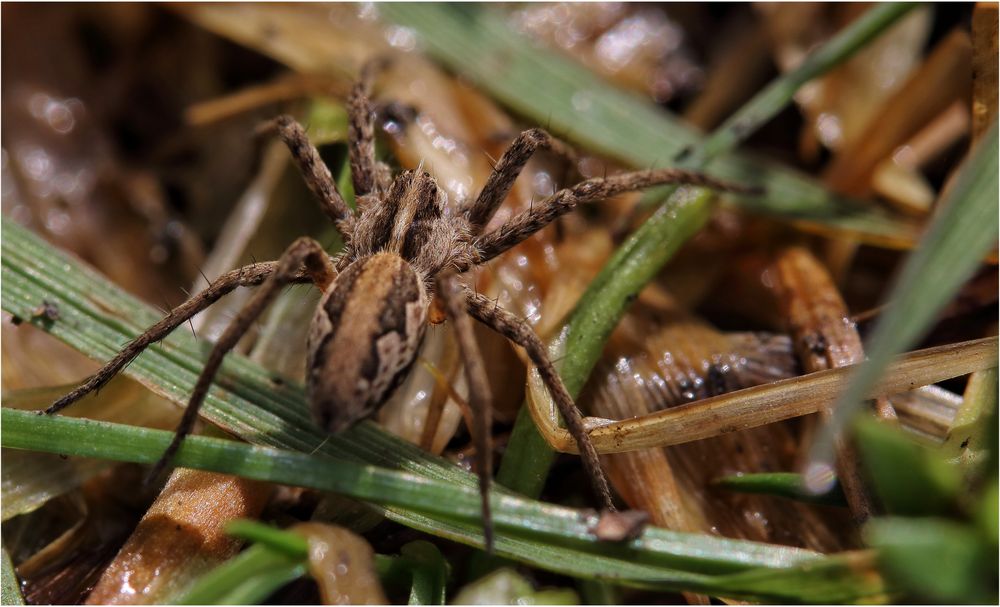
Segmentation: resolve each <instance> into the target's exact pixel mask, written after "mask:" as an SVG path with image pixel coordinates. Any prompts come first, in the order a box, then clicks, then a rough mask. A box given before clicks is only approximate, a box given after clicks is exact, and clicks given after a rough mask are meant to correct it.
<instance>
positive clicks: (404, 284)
mask: <svg viewBox="0 0 1000 607" xmlns="http://www.w3.org/2000/svg"><path fill="white" fill-rule="evenodd" d="M427 307H428V296H427V291H426V288H425V287H424V284H423V281H422V280H420V277H419V276H417V273H416V272H415V271H414V269H413V267H412V266H410V264H409V263H407V262H406V261H405V260H404V259H403V258H402V257H400V256H398V255H395V254H392V253H378V254H376V255H372V256H369V257H363V258H361V259H358V260H356V261H354V262H353V263H351V265H349V266H348V267H347V268H346V269H345V270H344V271H343V272H342V273H341V274H340V275H339V276H337V278H336V280H334V281H333V283H332V284H331V285H330V286H329V288H328V289H327V290H326V292H325V293H324V294H323V298H322V300H321V301H320V304H319V307H318V308H317V309H316V314H315V316H313V321H312V327H311V329H310V332H309V346H308V350H309V358H308V361H307V376H306V388H307V390H308V393H309V402H310V406H311V408H312V412H313V417H314V419H315V420H316V422H317V423H318V424H319V425H320V426H321V427H322V428H324V429H326V430H327V431H329V432H339V431H341V430H344V429H346V428H349V427H350V426H352V425H353V424H354V423H356V422H357V421H359V420H361V419H364V418H366V417H368V416H370V415H372V414H373V413H374V412H375V411H376V410H377V409H378V408H379V407H380V406H381V405H382V404H383V403H384V402H385V401H386V400H387V399H388V398H389V397H390V396H391V395H392V393H393V391H394V390H395V389H396V388H397V387H398V386H399V384H400V383H401V382H402V380H403V379H404V378H405V377H406V374H407V373H408V372H409V370H410V367H411V366H412V365H413V361H414V360H415V359H416V355H417V350H418V348H419V347H420V342H421V340H422V339H423V335H424V328H425V326H426V322H425V321H426V317H427Z"/></svg>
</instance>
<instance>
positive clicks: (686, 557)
mask: <svg viewBox="0 0 1000 607" xmlns="http://www.w3.org/2000/svg"><path fill="white" fill-rule="evenodd" d="M0 416H2V417H0V422H2V424H3V434H2V437H0V438H2V444H3V446H4V447H7V448H15V449H29V450H37V451H43V452H51V453H63V454H67V455H83V456H88V457H101V458H108V459H115V460H120V461H131V462H138V463H151V462H153V461H155V460H156V459H157V458H158V457H159V454H160V453H161V451H162V449H163V448H164V447H165V446H166V445H167V443H168V442H169V440H170V437H171V435H170V433H169V432H165V431H161V430H150V429H146V428H138V427H134V426H123V425H120V424H110V423H106V422H95V421H90V420H84V419H74V418H68V417H61V416H53V417H46V416H38V415H36V414H34V413H32V412H25V411H17V410H13V409H2V410H0ZM177 463H178V464H179V465H183V466H187V467H192V468H199V469H205V470H212V471H216V472H223V473H228V474H237V475H240V476H244V477H247V478H254V479H258V480H264V481H275V482H283V483H287V484H293V485H298V486H304V487H312V488H315V489H320V490H324V491H334V492H337V493H341V494H343V495H347V496H350V497H355V498H359V499H364V500H370V501H372V502H375V503H379V504H383V505H392V506H396V507H397V508H407V509H411V510H412V511H416V512H418V513H426V516H427V517H433V518H430V519H429V520H433V521H434V522H435V523H436V531H438V532H439V533H440V532H441V531H442V528H446V527H448V526H449V524H450V526H451V527H452V528H455V529H461V528H462V525H463V524H465V525H466V526H467V527H468V526H472V527H473V528H474V525H472V524H471V522H473V521H475V522H478V519H479V514H480V513H479V501H478V492H477V491H476V490H475V489H473V488H465V487H456V486H455V485H454V484H452V483H447V482H443V481H440V480H431V479H427V478H421V477H418V476H416V475H413V474H408V473H404V472H398V471H393V470H387V469H384V468H378V467H374V466H367V465H362V464H358V463H354V462H347V461H342V462H333V461H332V460H331V459H330V458H328V457H324V456H320V455H307V454H304V453H296V452H291V451H279V450H275V449H270V448H265V447H254V446H251V445H246V444H244V443H238V442H236V441H229V440H221V439H216V438H208V437H201V436H196V437H190V439H189V440H187V441H186V442H185V444H184V446H183V447H182V448H181V450H180V451H179V452H178V454H177ZM445 495H446V496H447V498H444V497H442V496H445ZM493 505H494V520H495V522H496V526H497V529H498V536H497V541H496V548H497V552H498V553H500V554H503V555H506V556H511V557H514V558H517V559H518V560H520V561H522V562H526V563H529V564H532V565H535V566H538V567H542V568H545V569H549V570H552V571H557V572H560V573H568V574H571V575H579V576H582V577H593V578H599V579H611V580H614V581H615V582H616V583H619V584H624V585H632V586H638V587H644V588H653V589H660V590H665V589H671V590H676V589H681V588H683V589H691V590H698V591H702V592H714V593H720V592H723V593H724V594H727V595H729V594H732V595H737V594H739V595H745V593H742V592H740V590H739V587H738V585H736V584H734V583H733V582H726V584H717V583H715V580H716V579H717V576H722V577H719V578H718V579H726V578H725V575H726V574H727V573H738V572H746V571H752V570H756V569H758V568H762V567H763V568H768V569H772V568H787V567H795V566H797V565H801V564H803V563H806V562H813V561H822V560H824V559H823V558H822V557H820V556H819V555H816V554H815V553H811V552H809V551H806V550H800V549H795V548H787V547H780V546H771V545H767V544H759V543H754V542H746V541H738V540H728V539H722V538H716V537H711V536H707V535H699V534H686V533H678V532H672V531H667V530H663V529H657V528H649V529H647V530H646V532H645V533H644V534H643V536H642V537H641V538H639V539H636V540H633V541H631V542H626V543H620V544H609V543H606V542H599V541H597V540H596V539H594V538H593V536H592V534H591V533H590V532H589V531H588V529H589V527H590V526H591V525H592V524H594V523H595V522H596V516H595V515H587V516H582V515H581V513H580V511H577V510H573V509H570V508H564V507H559V506H554V505H551V504H544V503H541V502H536V501H533V500H528V499H524V498H518V497H516V496H513V495H495V496H494V498H493ZM441 535H443V536H444V537H449V534H448V533H446V532H445V533H441ZM452 539H459V541H468V539H467V538H452ZM270 549H271V550H273V551H274V552H275V553H277V554H280V555H281V556H282V558H290V557H289V555H288V554H287V553H285V552H284V551H280V550H275V549H274V548H270ZM220 575H222V574H220ZM216 588H219V589H221V588H222V586H221V585H218V586H216ZM843 591H844V592H849V586H846V585H845V587H844V589H843ZM776 592H777V591H776ZM747 596H749V595H747ZM753 596H757V595H753ZM761 596H764V595H761ZM775 596H777V595H775ZM785 598H786V599H791V598H794V599H795V600H809V599H808V597H807V596H800V595H797V594H796V595H795V596H794V597H785Z"/></svg>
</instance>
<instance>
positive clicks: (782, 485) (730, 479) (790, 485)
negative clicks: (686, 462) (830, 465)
mask: <svg viewBox="0 0 1000 607" xmlns="http://www.w3.org/2000/svg"><path fill="white" fill-rule="evenodd" d="M714 484H715V485H716V486H717V487H721V488H723V489H728V490H729V491H737V492H739V493H758V494H762V495H776V496H779V497H787V498H789V499H793V500H798V501H802V502H808V503H812V504H821V505H823V506H840V507H847V500H846V499H845V498H844V493H843V491H842V490H841V489H840V485H837V486H836V487H835V488H834V489H833V490H831V491H830V492H829V493H824V494H823V495H813V494H812V493H810V492H809V491H807V490H806V488H805V485H804V483H803V480H802V475H801V474H797V473H795V472H761V473H757V474H739V475H734V476H726V477H723V478H720V479H719V480H717V481H715V483H714Z"/></svg>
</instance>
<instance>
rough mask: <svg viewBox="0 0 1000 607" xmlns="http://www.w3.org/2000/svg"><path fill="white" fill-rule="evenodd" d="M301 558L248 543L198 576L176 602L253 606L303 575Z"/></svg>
mask: <svg viewBox="0 0 1000 607" xmlns="http://www.w3.org/2000/svg"><path fill="white" fill-rule="evenodd" d="M306 572H307V567H306V563H305V561H304V559H296V558H293V557H290V556H288V555H286V554H284V553H282V552H279V551H277V550H274V549H272V548H270V547H268V546H264V545H257V546H251V547H249V548H247V549H246V550H244V551H243V552H241V553H240V554H239V555H237V556H236V557H234V558H232V559H230V560H229V561H227V562H225V563H223V564H222V565H219V566H218V567H216V568H215V569H213V570H212V571H209V572H208V573H206V574H205V575H204V576H202V577H201V578H200V579H199V580H198V581H197V582H196V583H195V585H194V586H193V587H192V588H191V590H189V591H188V592H187V593H186V594H185V595H184V596H183V597H181V598H180V599H179V600H178V601H177V602H178V604H180V605H255V604H260V603H262V602H263V601H264V600H265V599H267V598H268V597H269V596H271V595H272V594H274V592H275V591H277V590H278V589H279V588H281V587H282V586H284V585H285V584H288V583H289V582H291V581H293V580H297V579H298V578H300V577H302V576H303V575H305V574H306Z"/></svg>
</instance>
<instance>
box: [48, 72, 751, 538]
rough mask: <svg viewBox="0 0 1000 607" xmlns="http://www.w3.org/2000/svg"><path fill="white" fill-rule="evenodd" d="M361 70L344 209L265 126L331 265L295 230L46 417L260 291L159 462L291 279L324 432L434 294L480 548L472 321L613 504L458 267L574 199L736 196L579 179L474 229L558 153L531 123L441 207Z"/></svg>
mask: <svg viewBox="0 0 1000 607" xmlns="http://www.w3.org/2000/svg"><path fill="white" fill-rule="evenodd" d="M368 80H369V78H368V77H367V76H363V77H362V82H360V83H358V84H357V85H355V87H354V89H353V90H352V92H351V96H350V99H349V103H348V105H349V108H348V109H349V115H350V124H349V129H348V152H349V157H350V164H351V180H352V185H353V186H354V192H355V194H356V200H357V203H358V204H357V211H355V210H353V209H351V208H350V207H349V206H348V205H347V203H346V202H345V201H344V199H343V198H342V197H341V195H340V193H339V192H338V191H337V187H336V185H335V183H334V181H333V178H332V176H331V175H330V171H329V169H328V168H327V167H326V165H325V164H323V161H322V160H321V159H320V156H319V153H318V152H317V151H316V148H315V147H313V145H312V144H311V143H310V142H309V140H308V138H307V137H306V134H305V130H304V129H303V128H302V126H301V125H299V123H297V122H296V121H295V120H294V119H292V118H291V117H288V116H282V117H279V118H277V119H276V120H274V121H273V122H272V123H270V124H269V126H268V130H271V131H273V132H276V133H277V134H278V136H279V137H281V139H282V140H283V141H284V142H285V143H286V144H287V145H288V148H289V150H290V151H291V153H292V156H293V158H294V159H295V161H296V163H297V164H298V166H299V169H300V170H301V171H302V174H303V177H304V178H305V181H306V183H307V184H308V186H309V188H310V189H311V190H312V192H313V193H314V194H315V195H316V197H317V198H318V199H319V201H320V204H321V206H322V208H323V210H324V212H325V213H326V214H327V216H328V217H329V218H330V219H331V220H332V221H333V222H334V224H335V225H336V226H337V229H338V230H339V231H340V232H341V234H342V235H343V236H344V241H345V247H344V252H343V253H342V254H341V255H340V256H339V257H337V258H336V259H332V258H331V257H330V256H329V255H327V253H326V252H325V251H324V250H323V248H322V247H321V246H320V245H319V243H317V242H316V241H315V240H312V239H311V238H299V239H298V240H296V241H295V242H294V243H292V245H291V246H289V247H288V249H287V250H286V251H285V253H284V254H283V255H282V256H281V258H280V259H279V260H278V261H276V262H267V263H257V264H253V265H250V266H246V267H244V268H240V269H239V270H234V271H232V272H229V273H228V274H225V275H224V276H222V277H220V278H219V279H218V280H216V281H215V282H214V283H212V285H210V286H209V288H207V289H205V290H204V291H202V292H201V293H199V294H197V295H195V296H194V297H192V298H191V299H189V300H188V301H186V302H185V303H183V304H181V305H180V306H178V307H177V308H175V309H174V310H172V311H171V312H170V314H169V315H167V316H166V317H165V318H164V319H163V320H161V321H160V322H158V323H157V324H156V325H154V326H153V327H150V329H148V330H147V331H146V332H145V333H143V334H142V335H140V336H139V337H137V338H136V339H135V340H133V341H132V342H131V343H129V344H128V345H127V346H125V348H123V349H122V351H121V352H119V353H118V355H117V356H115V358H114V359H112V360H111V361H110V362H108V363H107V364H105V365H104V367H102V368H101V369H100V370H99V371H98V372H97V373H96V374H95V375H94V376H93V377H91V378H90V379H89V380H88V381H87V382H85V383H84V384H83V385H81V386H80V387H79V388H77V389H76V390H74V391H73V392H71V393H70V394H67V395H66V396H64V397H63V398H61V399H59V400H58V401H57V402H56V403H54V404H53V405H52V406H51V407H50V408H49V409H48V410H47V412H48V413H53V412H55V411H58V410H60V409H62V408H64V407H66V406H68V405H70V404H71V403H73V402H75V401H76V400H78V399H79V398H81V397H82V396H84V395H85V394H87V393H89V392H91V391H93V390H96V389H98V388H100V387H101V386H102V385H104V384H105V383H106V382H107V381H108V380H110V379H111V378H112V377H113V376H114V375H115V374H117V373H118V372H119V371H121V370H122V369H123V368H124V367H125V366H126V365H127V364H128V363H129V362H130V361H131V360H132V359H134V358H135V357H136V356H138V355H139V354H140V353H141V352H142V350H143V349H145V348H146V347H147V346H149V345H150V344H151V343H154V342H156V341H158V340H160V339H162V338H163V337H164V336H166V335H167V334H168V333H170V331H172V330H173V329H175V328H176V327H178V326H180V325H181V324H183V323H184V322H186V321H187V320H188V319H189V318H191V317H192V316H194V315H195V314H197V313H198V312H199V311H201V310H203V309H205V308H206V307H208V306H209V305H211V304H212V303H214V302H215V301H217V300H218V299H219V298H220V297H222V296H223V295H225V294H226V293H229V292H230V291H232V290H233V289H235V288H236V287H239V286H259V287H260V288H259V289H258V290H257V292H256V293H255V294H254V296H253V297H252V298H251V299H250V301H249V302H248V303H247V304H246V306H245V307H244V308H243V309H242V310H241V311H240V313H239V314H238V315H237V316H236V317H235V318H234V319H233V321H232V322H231V324H230V325H229V326H228V327H227V328H226V330H225V332H223V334H222V336H220V337H219V339H218V341H217V342H216V344H215V347H214V348H213V349H212V352H211V354H210V355H209V358H208V360H207V361H206V363H205V367H204V369H203V370H202V372H201V374H200V376H199V377H198V382H197V384H196V385H195V388H194V390H193V391H192V393H191V400H190V402H189V403H188V408H187V410H186V411H185V413H184V417H183V419H182V420H181V423H180V425H179V426H178V429H177V433H176V435H175V437H174V440H173V442H172V443H171V444H170V446H169V447H168V448H167V451H166V452H165V453H164V455H163V457H162V458H161V460H160V462H159V463H158V464H157V466H156V467H154V470H153V473H152V474H154V475H155V474H157V473H158V472H159V471H160V470H161V469H162V467H163V466H164V465H166V463H167V462H168V461H169V460H170V459H171V457H172V456H173V454H174V453H175V452H176V450H177V448H178V447H179V446H180V443H181V441H182V440H183V438H184V437H185V436H186V435H187V434H189V433H190V432H191V429H192V427H193V426H194V422H195V420H196V418H197V412H198V409H199V407H200V406H201V404H202V402H203V401H204V399H205V395H206V394H207V392H208V388H209V386H210V385H211V383H212V379H213V377H214V376H215V373H216V371H217V370H218V368H219V366H220V365H221V363H222V360H223V358H224V357H225V355H226V353H227V352H229V351H230V350H231V349H232V348H233V347H235V345H236V343H237V342H238V341H239V340H240V338H241V337H242V336H243V335H244V333H245V332H246V331H247V330H248V329H249V328H250V326H251V325H252V323H253V322H254V320H255V319H256V318H257V317H258V316H259V315H260V314H261V312H262V311H263V310H264V308H265V307H266V306H267V305H268V304H269V303H270V302H271V301H272V300H273V299H274V297H275V296H276V295H277V294H278V293H279V292H280V290H281V288H282V287H283V286H285V285H287V284H289V283H293V282H312V283H313V284H315V285H316V287H317V288H319V289H320V290H321V291H322V292H323V296H322V298H321V300H320V303H319V305H318V307H317V309H316V313H315V315H314V317H313V321H312V326H311V328H310V333H309V343H308V352H307V354H306V356H307V358H308V360H307V378H306V383H307V391H308V394H309V401H310V406H311V409H312V412H313V417H314V419H315V420H316V422H317V423H318V424H319V425H320V426H321V427H322V428H324V429H326V430H328V431H330V432H339V431H341V430H344V429H346V428H348V427H350V426H351V425H353V424H354V423H355V422H357V421H358V420H360V419H363V418H365V417H368V416H370V415H371V414H372V413H374V412H375V411H376V410H377V409H378V408H379V407H380V406H381V405H382V404H384V403H385V402H386V400H387V399H388V398H389V397H390V396H391V395H392V393H393V391H394V390H395V389H396V387H398V385H399V384H400V383H401V382H402V380H403V378H405V377H406V374H407V373H408V372H409V370H410V368H411V367H412V366H413V362H414V360H415V358H416V354H417V351H418V350H419V347H420V344H421V341H422V340H423V336H424V333H425V330H426V325H427V319H428V310H429V307H430V304H431V302H432V300H433V299H435V298H437V299H438V300H439V301H440V302H441V304H442V305H441V307H442V308H443V309H444V311H445V312H446V314H447V317H448V318H449V319H451V321H452V324H453V325H454V328H455V335H456V339H457V341H458V345H459V351H460V352H461V354H462V356H463V358H464V364H465V374H466V378H467V380H468V385H469V401H470V405H471V407H472V410H473V422H474V426H475V427H474V428H472V435H473V438H474V440H475V444H476V449H477V451H478V461H479V471H478V472H479V478H480V490H481V493H482V507H483V520H484V532H485V543H486V546H487V547H490V546H491V545H492V535H491V534H492V527H491V523H490V509H489V499H488V489H489V482H490V477H491V475H492V447H491V445H490V442H491V441H490V425H491V422H490V393H489V384H488V381H487V378H486V371H485V366H484V364H483V361H482V359H481V357H480V355H479V350H478V347H477V345H476V341H475V338H474V336H473V333H472V325H471V320H470V316H471V318H474V319H476V320H478V321H480V322H482V323H483V324H485V325H487V326H489V327H490V328H492V329H494V330H495V331H497V332H499V333H500V334H502V335H504V336H505V337H507V338H508V339H510V340H511V341H513V342H514V343H516V344H518V345H519V346H521V347H523V348H524V349H525V351H526V352H527V354H528V356H529V358H530V359H531V361H532V362H533V363H534V364H535V366H536V367H537V368H538V371H539V374H540V376H541V378H542V380H543V381H544V382H545V384H546V386H547V388H548V390H549V391H550V393H551V394H552V398H553V400H554V402H555V403H556V405H557V406H558V407H559V410H560V413H561V414H562V416H563V418H564V420H565V422H566V427H567V429H568V430H569V431H570V433H571V434H572V435H573V437H574V438H575V439H576V441H577V443H578V446H579V449H580V453H581V456H582V458H583V462H584V466H585V468H586V469H587V472H588V475H589V476H590V478H591V481H592V482H593V484H594V488H595V490H596V491H597V493H598V494H599V495H600V496H601V498H602V501H603V502H604V506H605V507H606V508H608V509H610V510H613V509H614V506H613V504H612V501H611V494H610V491H609V489H608V485H607V481H606V480H605V478H604V474H603V472H602V471H601V467H600V463H599V461H598V458H597V452H596V451H595V450H594V448H593V446H592V445H591V444H590V440H589V438H588V436H587V432H586V430H585V428H584V425H583V419H582V417H581V415H580V413H579V411H577V409H576V407H575V405H574V404H573V399H572V398H571V397H570V396H569V393H568V392H567V391H566V388H565V386H563V383H562V380H561V379H560V377H559V374H558V373H557V372H556V370H555V367H554V366H553V365H552V362H551V361H550V360H549V358H548V356H547V354H546V350H545V347H544V345H543V344H542V342H541V340H540V339H539V338H538V336H536V335H535V333H534V331H533V330H532V329H531V327H530V326H529V325H528V324H526V323H525V322H524V321H523V320H522V319H520V318H517V317H516V316H514V315H512V314H510V313H509V312H507V311H506V310H504V309H503V308H502V307H499V306H498V305H496V303H495V302H494V301H493V300H490V299H487V298H486V297H484V296H482V295H480V294H478V293H475V292H473V291H472V290H470V289H468V288H467V287H465V286H464V285H463V284H462V283H461V282H460V281H459V280H458V278H457V275H458V274H460V273H462V272H465V271H467V270H469V269H472V268H473V267H475V266H478V265H481V264H483V263H486V262H488V261H489V260H491V259H493V258H494V257H496V256H497V255H500V254H501V253H503V252H504V251H506V250H508V249H510V248H511V247H513V246H515V245H517V244H518V243H520V242H521V241H523V240H524V239H525V238H527V237H529V236H531V235H532V234H534V233H535V232H537V231H538V230H540V229H542V228H543V227H545V226H546V225H548V224H549V223H551V222H552V221H553V220H554V219H556V218H557V217H559V216H560V215H562V214H564V213H567V212H569V211H571V210H572V209H573V208H575V207H576V205H578V204H580V203H584V202H591V201H596V200H601V199H604V198H608V197H610V196H614V195H616V194H619V193H621V192H626V191H630V190H637V189H641V188H646V187H649V186H653V185H659V184H665V183H691V184H697V185H704V186H710V187H719V188H725V189H730V190H743V189H744V188H740V187H738V186H733V185H729V184H725V183H722V182H718V181H716V180H714V179H711V178H709V177H707V176H705V175H702V174H700V173H694V172H690V171H682V170H676V169H653V170H647V171H636V172H632V173H622V174H619V175H614V176H611V177H606V178H602V179H589V180H586V181H583V182H580V183H578V184H577V185H575V186H573V187H571V188H566V189H564V190H560V191H558V192H556V193H554V194H553V195H551V196H549V197H548V198H545V199H544V200H542V201H540V202H537V203H535V204H534V205H533V206H532V207H531V208H530V209H529V210H527V211H525V212H523V213H521V214H519V215H516V216H515V217H513V218H511V219H510V220H509V221H507V222H506V223H504V224H503V225H502V226H500V227H498V228H497V229H495V230H493V231H491V232H487V233H484V229H485V227H486V225H487V224H488V223H489V221H490V219H491V218H492V217H493V215H494V214H495V213H496V210H497V208H498V207H499V206H500V204H501V203H502V202H503V200H504V199H505V198H506V197H507V194H508V192H509V191H510V189H511V186H512V185H513V183H514V180H515V178H516V177H517V175H518V174H519V173H520V172H521V169H522V168H523V167H524V165H525V163H526V162H527V161H528V159H529V158H530V157H531V155H532V154H533V153H534V152H535V150H536V149H538V148H562V149H564V150H565V148H564V144H562V143H560V142H559V141H557V140H555V139H553V138H552V137H551V136H550V135H549V134H548V133H546V132H545V131H543V130H541V129H530V130H527V131H525V132H523V133H521V134H520V135H519V136H518V137H517V138H516V139H515V140H514V141H513V142H512V143H511V145H510V147H509V148H508V149H507V151H506V152H505V153H504V154H503V156H502V157H501V158H500V160H499V161H498V162H497V164H496V167H495V168H494V171H493V173H492V174H490V176H489V179H488V180H487V182H486V184H485V185H484V186H483V189H482V190H481V192H480V193H479V196H478V197H476V198H475V200H471V201H468V202H466V203H463V204H461V205H460V206H459V208H458V209H456V212H454V213H452V214H450V215H449V214H448V213H446V212H445V210H446V209H445V205H446V198H445V194H444V192H443V191H442V190H441V189H440V188H439V187H438V185H437V183H436V182H435V181H434V178H433V177H431V175H430V174H428V173H427V172H425V171H423V170H422V169H420V168H418V169H417V170H415V171H405V172H403V173H401V174H400V175H398V176H397V177H396V178H395V179H391V177H390V172H389V169H388V168H387V167H386V166H385V165H384V164H382V163H380V162H377V161H376V159H375V145H374V117H373V113H372V111H371V105H370V103H369V101H368V97H369V95H370V90H369V88H370V86H369V84H368Z"/></svg>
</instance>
